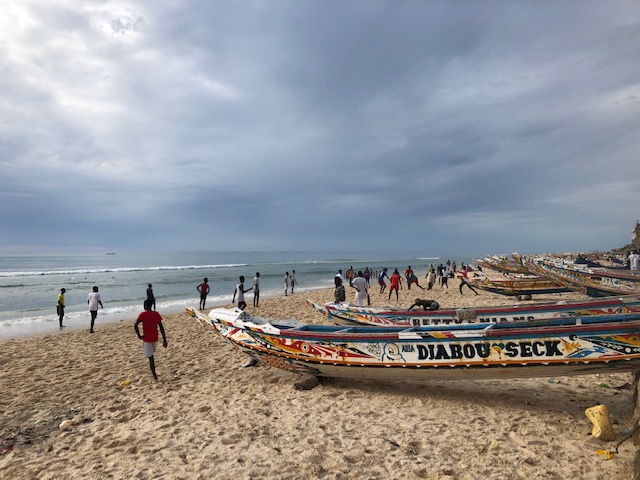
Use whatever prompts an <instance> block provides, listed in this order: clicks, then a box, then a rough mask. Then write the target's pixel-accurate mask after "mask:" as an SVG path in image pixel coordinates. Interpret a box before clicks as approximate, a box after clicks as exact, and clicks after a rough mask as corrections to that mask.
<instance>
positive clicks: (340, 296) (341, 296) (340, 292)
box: [333, 277, 347, 303]
mask: <svg viewBox="0 0 640 480" xmlns="http://www.w3.org/2000/svg"><path fill="white" fill-rule="evenodd" d="M333 281H334V283H335V284H336V289H335V290H334V292H333V296H334V301H335V303H341V302H344V301H345V300H346V298H347V295H346V292H345V291H344V285H343V284H342V279H341V278H340V277H334V279H333Z"/></svg>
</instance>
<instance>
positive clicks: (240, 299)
mask: <svg viewBox="0 0 640 480" xmlns="http://www.w3.org/2000/svg"><path fill="white" fill-rule="evenodd" d="M252 289H253V287H251V288H247V289H246V290H245V289H244V275H240V282H239V283H238V284H237V285H236V289H235V290H234V292H233V300H232V301H231V303H236V295H237V296H238V308H239V309H240V310H244V309H245V308H247V303H246V302H245V301H244V294H245V293H247V292H248V291H250V290H252Z"/></svg>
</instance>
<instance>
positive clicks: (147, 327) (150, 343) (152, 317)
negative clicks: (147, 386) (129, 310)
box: [133, 300, 168, 382]
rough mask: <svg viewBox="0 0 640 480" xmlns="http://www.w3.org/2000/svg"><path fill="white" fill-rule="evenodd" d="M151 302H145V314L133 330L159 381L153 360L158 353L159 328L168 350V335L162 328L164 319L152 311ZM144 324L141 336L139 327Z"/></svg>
mask: <svg viewBox="0 0 640 480" xmlns="http://www.w3.org/2000/svg"><path fill="white" fill-rule="evenodd" d="M151 306H152V304H151V302H150V301H149V300H145V301H144V312H141V313H140V315H138V319H137V320H136V323H135V325H134V326H133V328H134V329H135V331H136V335H138V338H139V339H140V340H142V349H143V352H144V356H145V357H146V358H148V359H149V367H150V368H151V373H152V374H153V378H154V379H155V380H156V382H157V381H158V375H156V362H155V359H154V358H153V354H154V353H155V351H156V345H157V344H158V328H159V329H160V333H162V346H163V347H164V348H167V345H168V343H167V335H166V334H165V333H164V327H163V326H162V317H161V316H160V314H159V313H158V312H155V311H153V310H151ZM141 323H142V335H140V327H139V325H140V324H141Z"/></svg>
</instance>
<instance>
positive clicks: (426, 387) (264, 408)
mask: <svg viewBox="0 0 640 480" xmlns="http://www.w3.org/2000/svg"><path fill="white" fill-rule="evenodd" d="M421 283H425V281H424V279H421ZM450 283H451V285H450V288H449V289H448V290H446V291H443V290H440V289H439V288H438V287H436V290H435V291H434V292H433V293H432V292H423V291H421V290H417V289H416V288H415V287H414V288H413V289H412V290H411V291H407V290H406V287H405V289H404V290H402V291H401V292H400V293H401V301H400V302H395V301H388V300H387V299H386V297H385V298H382V297H380V295H379V294H378V293H377V292H378V287H377V285H373V286H372V289H371V300H372V304H373V305H388V304H391V305H396V304H399V305H402V306H405V307H407V306H409V305H410V304H411V303H412V301H413V299H414V298H415V297H421V298H435V299H436V300H438V301H439V302H440V304H441V305H442V307H459V306H474V305H475V306H479V305H497V304H503V305H506V304H513V303H515V302H516V301H515V300H514V299H511V298H508V297H501V296H498V295H494V294H491V293H487V292H481V294H480V295H478V296H476V295H473V293H472V292H471V291H469V290H465V291H464V295H462V296H461V295H460V294H459V293H458V289H457V285H458V280H457V279H456V280H451V281H450ZM347 291H348V299H349V300H351V301H353V292H354V290H352V289H350V288H348V287H347ZM332 297H333V291H332V290H318V291H314V292H310V293H309V292H300V293H298V292H296V294H295V295H290V296H288V297H278V298H272V299H265V300H263V301H261V305H260V307H259V308H258V309H254V308H253V307H252V306H251V298H252V294H251V293H248V294H247V303H249V304H250V306H249V307H247V311H249V312H251V313H254V314H258V315H261V316H265V317H272V318H278V319H287V318H297V319H299V320H302V321H305V322H310V323H323V322H324V321H325V319H324V318H323V317H322V316H321V315H320V314H319V313H317V312H315V311H313V310H312V309H311V308H310V307H308V306H307V305H306V304H305V299H306V298H310V299H313V300H314V301H316V302H322V303H323V302H326V301H331V300H332V299H333V298H332ZM563 298H565V299H566V298H579V296H577V295H568V294H564V295H548V296H545V297H544V298H541V297H538V298H536V299H535V300H536V301H543V300H554V301H557V300H560V299H563ZM195 306H197V305H195ZM134 321H135V319H134V318H132V319H130V320H126V321H121V322H119V323H116V324H111V325H103V324H101V323H100V317H98V322H97V325H96V333H94V334H92V335H90V334H89V333H88V331H87V330H76V331H69V332H66V331H65V332H64V333H60V334H53V335H43V336H37V337H30V338H20V339H14V340H2V341H0V365H1V368H2V375H1V377H0V406H1V409H0V410H1V411H0V437H1V438H0V440H1V442H2V443H1V444H0V478H12V479H15V478H38V479H59V478H66V479H75V478H83V479H92V478H97V479H101V478H115V479H130V478H138V479H147V478H166V479H180V478H184V479H191V478H194V479H198V478H201V479H208V478H221V479H227V478H229V479H231V478H234V479H235V478H237V479H259V478H282V479H301V478H323V479H352V478H353V479H355V478H362V479H375V478H394V479H396V478H397V479H414V478H426V479H492V478H496V479H497V478H500V479H520V478H526V479H528V480H533V479H603V480H605V479H606V480H612V479H627V478H632V475H633V474H632V471H633V467H632V462H633V445H632V441H631V440H628V441H627V442H625V443H624V444H623V445H622V446H621V447H620V451H619V454H618V455H616V457H615V458H614V459H612V460H606V459H605V457H604V456H603V455H598V454H596V451H597V450H599V449H608V448H613V447H614V446H615V442H609V443H605V442H601V441H600V440H597V439H595V438H593V437H592V436H591V429H592V424H591V423H590V422H589V420H588V419H587V418H586V417H585V414H584V410H585V409H586V408H588V407H591V406H594V405H598V404H600V403H602V404H605V405H606V406H607V408H608V409H609V412H610V415H611V418H612V420H613V421H614V427H615V429H616V432H617V433H618V439H621V438H622V437H623V436H624V433H626V432H628V431H630V429H631V428H632V417H633V398H632V397H633V395H632V389H631V388H630V384H631V382H632V375H631V374H624V373H617V374H611V375H607V374H601V375H591V376H581V377H557V378H540V379H520V380H501V381H496V380H477V381H395V382H392V381H374V380H343V379H326V380H324V381H323V382H322V383H321V385H319V386H318V387H316V388H314V389H313V390H308V391H298V390H295V389H294V388H293V383H294V382H295V381H296V380H298V379H299V378H300V377H298V376H297V375H295V374H292V373H288V372H285V371H281V370H276V369H274V368H270V367H266V366H259V367H256V368H242V364H243V363H244V361H245V359H246V358H247V357H246V356H245V355H244V354H242V353H240V352H239V351H238V350H236V349H234V348H233V347H231V346H230V345H227V344H226V343H224V342H223V341H222V340H221V339H220V338H219V337H217V336H216V335H214V334H213V333H212V332H211V331H209V330H207V329H205V328H204V327H202V326H200V325H199V324H197V323H196V322H195V321H194V320H193V319H192V318H190V317H188V316H187V315H186V314H178V315H168V316H166V317H165V319H164V321H163V323H164V325H165V328H166V331H167V335H168V339H169V347H168V348H167V349H163V348H162V347H159V349H158V352H157V353H156V355H155V358H156V364H157V371H158V375H159V377H160V380H159V382H157V383H156V382H154V381H153V379H152V376H151V373H150V371H149V365H148V362H147V360H146V359H145V358H144V357H143V355H142V345H141V342H140V341H139V340H138V339H137V338H136V336H135V334H134V330H133V323H134ZM88 322H89V320H88V319H87V323H88ZM123 382H124V384H125V385H123ZM127 383H129V384H128V385H126V384H127ZM63 422H64V423H63ZM61 424H63V428H59V426H60V425H61Z"/></svg>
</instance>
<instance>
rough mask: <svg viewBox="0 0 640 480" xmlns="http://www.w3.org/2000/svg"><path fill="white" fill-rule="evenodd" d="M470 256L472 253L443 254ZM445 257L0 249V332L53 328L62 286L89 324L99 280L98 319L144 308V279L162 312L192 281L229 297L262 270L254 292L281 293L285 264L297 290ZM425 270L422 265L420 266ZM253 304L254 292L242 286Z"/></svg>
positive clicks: (81, 324) (177, 302) (72, 309)
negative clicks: (351, 273) (90, 299)
mask: <svg viewBox="0 0 640 480" xmlns="http://www.w3.org/2000/svg"><path fill="white" fill-rule="evenodd" d="M448 258H450V259H451V261H454V260H455V261H456V262H457V264H458V265H460V264H461V263H462V262H464V263H470V262H471V261H472V258H471V257H464V256H459V257H448ZM446 261H447V258H440V256H439V255H432V254H431V255H429V254H420V253H406V252H405V253H370V252H367V253H354V252H341V253H335V252H333V253H318V252H163V253H157V252H155V253H145V252H130V253H127V252H110V253H101V254H91V255H2V256H0V338H13V337H18V336H24V335H34V334H39V333H49V332H55V331H59V327H58V317H57V314H56V302H57V298H58V293H60V289H61V288H65V289H66V294H65V305H66V308H65V317H64V324H65V325H66V326H67V327H68V328H87V329H88V327H89V323H90V316H89V312H88V307H87V295H88V294H89V293H90V292H91V289H92V287H93V286H94V285H96V286H98V288H99V291H100V295H101V297H102V303H103V305H104V309H101V310H99V312H98V319H97V321H96V328H100V324H104V323H108V322H115V321H119V320H123V319H127V320H131V321H132V323H133V320H134V319H135V318H136V317H137V315H138V313H139V312H140V311H141V310H142V304H143V301H144V300H145V299H146V290H147V284H149V283H151V284H153V291H154V294H155V297H156V309H157V310H158V312H160V313H161V314H169V313H176V312H181V311H184V309H185V307H188V306H194V307H197V306H198V303H199V294H198V292H197V290H196V287H197V286H198V285H199V284H200V283H202V280H203V278H205V277H207V278H208V279H209V285H210V287H211V293H210V294H209V296H208V297H207V305H206V306H207V308H209V307H214V306H219V305H224V304H228V303H230V302H231V300H232V297H233V292H234V290H235V286H236V284H237V283H238V277H239V276H240V275H244V277H245V288H249V287H250V286H252V284H253V277H254V276H255V273H256V272H260V287H261V290H260V297H261V298H268V297H273V296H276V295H283V294H284V275H285V272H287V271H288V272H290V273H291V271H292V270H295V272H296V280H297V285H296V290H295V294H300V295H303V294H304V292H305V291H309V290H314V289H319V288H328V287H331V286H333V277H334V276H335V274H336V272H337V271H338V269H342V271H343V272H346V270H347V269H348V268H349V267H350V266H353V268H354V270H356V271H358V270H364V268H365V267H369V269H370V270H373V271H378V270H381V269H382V268H383V267H387V268H388V269H389V270H390V271H391V272H392V271H393V269H394V268H398V270H399V271H400V272H401V273H402V272H403V271H404V269H405V268H406V267H407V265H411V266H412V267H413V269H414V270H415V271H416V272H417V273H419V272H426V270H427V268H428V266H429V265H430V264H433V265H434V266H435V265H438V264H440V263H445V262H446ZM422 275H424V273H422ZM246 298H247V304H249V305H250V304H251V302H252V298H253V294H252V293H251V292H248V293H247V294H246Z"/></svg>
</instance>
